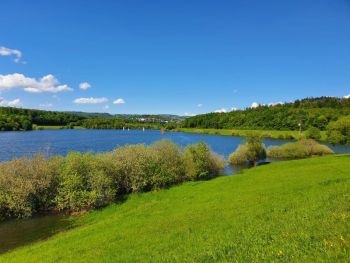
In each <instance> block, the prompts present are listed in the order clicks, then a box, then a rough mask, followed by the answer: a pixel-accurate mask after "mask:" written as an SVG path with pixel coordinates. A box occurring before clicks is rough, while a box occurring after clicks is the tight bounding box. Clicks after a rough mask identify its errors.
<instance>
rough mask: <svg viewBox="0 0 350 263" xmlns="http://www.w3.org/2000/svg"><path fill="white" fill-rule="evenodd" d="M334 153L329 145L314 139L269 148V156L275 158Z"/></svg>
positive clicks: (298, 157) (297, 157)
mask: <svg viewBox="0 0 350 263" xmlns="http://www.w3.org/2000/svg"><path fill="white" fill-rule="evenodd" d="M332 153H334V152H333V151H332V150H331V149H330V148H329V147H328V146H326V145H323V144H320V143H318V142H317V141H314V140H312V139H308V140H305V139H303V140H300V141H298V142H293V143H286V144H283V145H281V146H271V147H269V148H268V149H267V156H268V157H270V158H275V159H301V158H307V157H310V156H315V155H317V156H323V155H327V154H332Z"/></svg>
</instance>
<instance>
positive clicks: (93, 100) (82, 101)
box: [73, 97, 108, 104]
mask: <svg viewBox="0 0 350 263" xmlns="http://www.w3.org/2000/svg"><path fill="white" fill-rule="evenodd" d="M107 101H108V99H107V98H104V97H103V98H93V97H91V98H77V99H75V100H74V101H73V102H74V103H76V104H98V103H105V102H107Z"/></svg>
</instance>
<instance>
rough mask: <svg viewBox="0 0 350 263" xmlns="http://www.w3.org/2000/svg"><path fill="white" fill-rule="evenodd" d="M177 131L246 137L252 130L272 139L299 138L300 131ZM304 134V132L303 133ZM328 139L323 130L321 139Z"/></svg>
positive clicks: (199, 129)
mask: <svg viewBox="0 0 350 263" xmlns="http://www.w3.org/2000/svg"><path fill="white" fill-rule="evenodd" d="M176 131H181V132H189V133H205V134H217V135H225V136H242V137H245V136H247V134H249V133H251V132H255V133H257V134H259V135H261V136H262V137H263V138H272V139H295V140H297V139H299V131H274V130H237V129H201V128H178V129H176ZM302 135H304V133H302ZM325 139H326V133H325V132H324V131H322V132H321V140H325Z"/></svg>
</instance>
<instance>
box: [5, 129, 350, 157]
mask: <svg viewBox="0 0 350 263" xmlns="http://www.w3.org/2000/svg"><path fill="white" fill-rule="evenodd" d="M162 139H168V140H172V141H173V142H175V143H176V144H179V145H181V146H186V145H188V144H193V143H197V142H201V141H204V142H206V143H208V144H209V145H210V147H211V148H212V149H213V150H214V151H215V152H217V153H218V154H220V155H223V156H224V157H225V158H227V157H228V156H229V154H230V153H232V152H233V151H234V150H235V149H236V148H237V146H238V145H239V144H240V143H241V142H242V141H243V140H244V138H243V137H233V136H221V135H209V134H193V133H183V132H166V133H165V134H164V135H162V134H161V132H160V131H159V130H146V131H142V130H130V131H127V130H125V131H123V130H41V131H28V132H0V161H6V160H11V159H14V158H18V157H21V156H27V155H33V154H35V153H38V152H41V153H43V154H45V155H49V156H51V155H56V154H59V155H66V154H67V153H68V152H70V151H80V152H87V151H91V152H105V151H111V150H113V149H115V148H116V147H117V146H124V145H126V144H137V143H145V144H151V143H153V142H155V141H158V140H162ZM286 142H288V141H287V140H277V139H265V140H264V143H265V145H266V147H268V146H271V145H281V144H283V143H286ZM329 146H330V147H331V148H332V149H333V150H334V151H335V152H336V153H350V145H336V146H331V145H329Z"/></svg>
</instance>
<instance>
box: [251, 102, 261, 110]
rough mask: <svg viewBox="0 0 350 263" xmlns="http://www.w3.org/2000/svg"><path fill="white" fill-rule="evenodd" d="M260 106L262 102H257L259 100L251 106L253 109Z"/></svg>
mask: <svg viewBox="0 0 350 263" xmlns="http://www.w3.org/2000/svg"><path fill="white" fill-rule="evenodd" d="M259 106H260V104H259V103H257V102H253V103H252V105H250V107H251V108H253V109H254V108H257V107H259Z"/></svg>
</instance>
